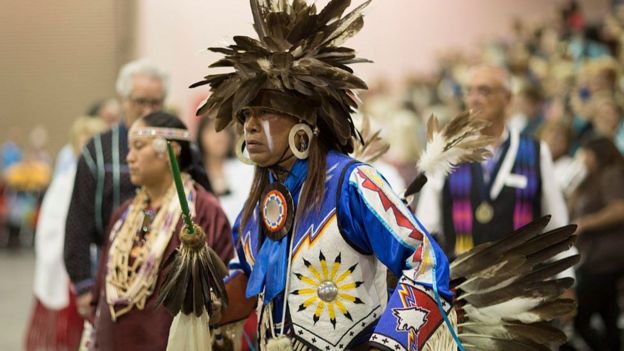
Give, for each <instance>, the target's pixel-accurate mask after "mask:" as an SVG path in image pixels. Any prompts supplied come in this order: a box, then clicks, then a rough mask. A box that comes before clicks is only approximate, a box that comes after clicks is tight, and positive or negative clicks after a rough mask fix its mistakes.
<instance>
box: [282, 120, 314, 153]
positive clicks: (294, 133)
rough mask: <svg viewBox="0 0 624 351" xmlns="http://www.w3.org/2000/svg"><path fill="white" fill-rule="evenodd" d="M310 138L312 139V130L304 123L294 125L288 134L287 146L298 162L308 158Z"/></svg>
mask: <svg viewBox="0 0 624 351" xmlns="http://www.w3.org/2000/svg"><path fill="white" fill-rule="evenodd" d="M312 137H314V133H313V132H312V128H310V126H309V125H307V124H305V123H298V124H295V125H294V126H293V127H292V128H291V129H290V134H289V135H288V146H290V151H292V153H293V155H295V157H296V158H298V159H300V160H305V159H307V158H308V155H309V154H310V144H311V142H312Z"/></svg>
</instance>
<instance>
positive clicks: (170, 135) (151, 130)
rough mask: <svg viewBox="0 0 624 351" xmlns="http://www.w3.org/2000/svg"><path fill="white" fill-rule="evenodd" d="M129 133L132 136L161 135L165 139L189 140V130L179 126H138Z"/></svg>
mask: <svg viewBox="0 0 624 351" xmlns="http://www.w3.org/2000/svg"><path fill="white" fill-rule="evenodd" d="M130 135H131V136H133V137H161V138H164V139H167V140H180V141H190V140H191V134H190V133H189V131H188V130H186V129H180V128H161V127H139V128H132V130H131V132H130Z"/></svg>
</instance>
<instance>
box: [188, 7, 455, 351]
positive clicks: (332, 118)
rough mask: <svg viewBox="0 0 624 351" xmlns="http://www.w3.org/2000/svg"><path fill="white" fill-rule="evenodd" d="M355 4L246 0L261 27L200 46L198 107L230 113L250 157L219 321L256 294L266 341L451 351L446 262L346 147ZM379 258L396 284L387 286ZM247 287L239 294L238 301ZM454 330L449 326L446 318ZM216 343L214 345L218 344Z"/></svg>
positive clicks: (307, 346) (349, 142) (242, 309)
mask: <svg viewBox="0 0 624 351" xmlns="http://www.w3.org/2000/svg"><path fill="white" fill-rule="evenodd" d="M369 2H370V1H366V2H364V3H363V4H362V5H360V6H358V7H357V8H355V9H354V10H353V11H351V12H349V13H346V14H345V11H346V9H347V7H349V5H350V1H349V0H332V1H330V2H329V4H328V5H327V6H326V7H325V8H324V9H323V10H321V11H320V12H317V10H316V7H315V5H308V4H307V3H306V2H305V1H304V0H293V1H286V0H263V1H261V0H251V9H252V13H253V17H254V28H255V30H256V32H257V34H258V36H259V39H253V38H249V37H242V36H236V37H234V42H235V44H233V45H230V46H228V47H225V48H211V49H210V50H211V51H214V52H219V53H222V54H224V55H225V57H224V58H222V59H221V60H219V61H217V62H215V63H214V64H213V65H212V67H231V68H233V69H234V71H233V72H230V73H221V74H213V75H208V76H206V77H205V78H204V80H202V81H200V82H198V83H195V84H194V85H193V86H199V85H204V84H208V85H210V87H211V88H212V95H211V96H210V97H209V98H208V99H207V101H206V102H205V103H204V105H203V106H202V107H200V109H199V111H198V113H200V114H203V113H207V114H208V116H209V117H212V118H216V121H217V123H216V126H217V129H218V130H221V129H223V128H225V127H226V126H228V125H229V124H230V123H238V124H239V125H240V126H241V127H242V128H243V132H244V136H243V139H242V140H241V143H239V147H240V148H239V149H238V150H237V151H238V154H239V156H240V157H241V158H242V159H244V160H245V162H249V163H252V164H255V165H256V173H255V179H254V182H253V185H252V189H251V192H250V195H249V197H248V199H247V201H246V203H245V207H244V209H243V210H242V212H241V214H240V215H239V217H238V219H237V221H236V223H235V224H234V228H233V239H234V240H233V241H234V243H235V245H236V249H237V250H236V253H237V258H236V260H234V261H232V262H231V263H230V269H231V276H230V278H229V279H228V281H227V289H228V295H229V301H230V302H229V306H228V309H226V310H225V311H224V314H223V317H222V319H221V321H220V323H222V324H223V323H228V322H231V321H236V320H237V319H243V318H245V317H246V316H247V314H248V313H249V310H250V308H251V306H252V305H253V304H254V303H255V302H256V301H257V303H258V317H259V336H258V338H259V340H258V341H259V345H260V348H261V349H263V350H368V349H369V348H370V347H371V346H372V347H375V348H379V349H385V350H427V349H441V350H450V349H452V348H453V347H454V341H453V339H452V337H451V334H450V333H449V327H450V326H451V324H452V321H453V320H454V317H455V313H454V311H453V309H452V305H451V298H452V293H451V291H450V290H449V278H448V261H447V259H446V257H445V256H444V254H443V253H442V251H441V249H440V248H439V247H438V246H437V244H436V243H435V242H434V241H433V240H431V239H430V238H429V237H428V234H427V232H426V230H425V229H424V228H423V227H422V226H421V225H420V224H419V222H418V221H417V220H416V218H415V217H414V216H413V215H412V213H411V212H410V211H409V209H408V208H407V207H406V206H405V205H404V203H403V202H402V201H401V199H400V198H399V197H398V196H397V195H396V194H395V193H394V192H393V191H392V189H390V187H389V186H388V184H387V183H386V181H385V180H384V179H383V177H382V176H381V175H380V174H379V173H378V172H377V171H376V170H375V169H374V168H372V167H371V166H369V165H367V164H364V163H362V162H359V161H356V160H354V159H352V158H350V157H349V156H348V155H347V154H348V153H351V152H352V151H353V150H354V144H355V143H356V142H359V141H358V140H359V139H361V137H360V136H359V134H358V132H357V131H356V130H355V127H354V125H353V121H352V119H351V112H352V111H353V110H354V109H355V108H357V105H358V104H357V99H356V96H355V93H354V90H355V89H365V88H366V84H365V83H364V82H363V81H362V80H361V79H360V78H358V77H356V76H355V75H354V74H353V71H352V69H351V68H350V67H349V65H350V64H352V63H357V62H365V61H366V60H363V59H359V58H356V55H355V52H354V50H352V49H350V48H346V47H343V46H342V43H343V42H344V41H345V40H346V39H348V38H349V37H351V36H353V35H354V34H356V33H357V32H358V31H359V30H360V29H361V28H362V26H363V23H364V22H363V15H362V11H363V9H364V8H365V7H366V6H367V5H368V3H369ZM384 265H385V266H386V267H387V269H390V270H391V271H392V272H393V273H394V274H395V275H396V276H398V277H401V278H400V280H399V283H398V285H397V287H396V289H395V290H394V292H393V293H392V294H391V296H389V297H388V295H387V294H388V292H387V286H386V283H385V282H386V279H385V278H386V268H384V267H383V266H384ZM246 298H247V299H246ZM451 329H452V328H451ZM217 344H219V343H217Z"/></svg>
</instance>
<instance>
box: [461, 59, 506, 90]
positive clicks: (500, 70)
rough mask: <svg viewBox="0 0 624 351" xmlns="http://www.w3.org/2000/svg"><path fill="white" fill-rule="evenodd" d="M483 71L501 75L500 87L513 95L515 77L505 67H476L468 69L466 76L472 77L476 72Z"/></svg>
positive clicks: (487, 65)
mask: <svg viewBox="0 0 624 351" xmlns="http://www.w3.org/2000/svg"><path fill="white" fill-rule="evenodd" d="M482 70H488V71H494V72H497V73H498V74H499V77H498V78H499V79H498V81H499V83H500V85H501V86H502V87H503V89H505V90H506V91H507V92H508V93H513V77H512V75H511V74H510V73H509V71H508V70H507V69H505V68H504V67H501V66H497V65H490V64H482V65H476V66H472V67H470V68H469V69H468V72H467V74H466V76H467V77H472V75H474V74H475V72H478V71H482Z"/></svg>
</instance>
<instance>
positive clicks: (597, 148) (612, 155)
mask: <svg viewBox="0 0 624 351" xmlns="http://www.w3.org/2000/svg"><path fill="white" fill-rule="evenodd" d="M581 148H583V149H585V150H588V151H591V152H592V153H593V154H594V156H595V157H596V163H597V166H598V172H597V173H601V172H602V171H604V170H605V169H606V168H608V167H614V166H617V167H624V156H622V154H621V153H620V150H618V148H617V146H615V144H614V143H613V141H611V139H609V138H606V137H594V138H590V139H587V140H585V141H584V142H583V143H582V144H581Z"/></svg>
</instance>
